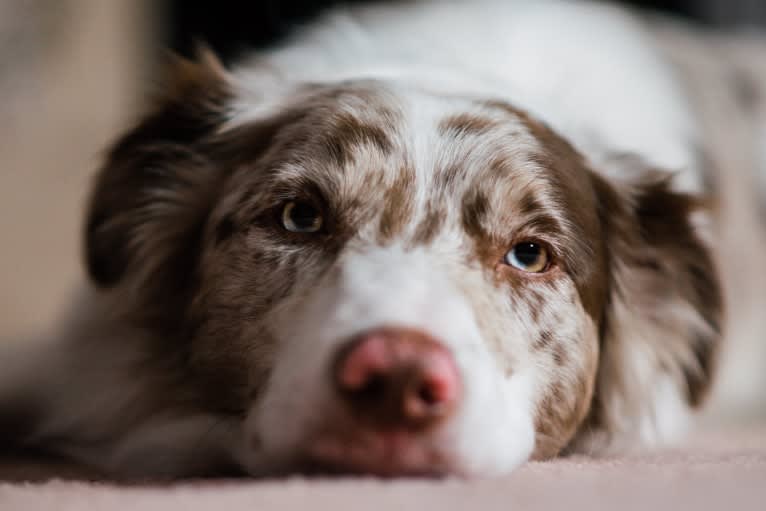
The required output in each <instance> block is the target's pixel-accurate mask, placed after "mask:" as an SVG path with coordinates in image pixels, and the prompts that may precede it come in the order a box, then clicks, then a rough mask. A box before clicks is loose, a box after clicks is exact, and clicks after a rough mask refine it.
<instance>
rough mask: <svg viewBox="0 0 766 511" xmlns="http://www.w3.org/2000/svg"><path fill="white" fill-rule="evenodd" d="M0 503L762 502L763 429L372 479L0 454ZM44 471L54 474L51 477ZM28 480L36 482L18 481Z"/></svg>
mask: <svg viewBox="0 0 766 511" xmlns="http://www.w3.org/2000/svg"><path fill="white" fill-rule="evenodd" d="M0 477H1V478H3V479H5V480H6V481H7V482H2V483H0V509H2V510H4V511H5V510H15V509H40V510H55V511H65V510H82V509H88V510H98V509H108V510H121V509H125V510H135V509H147V510H163V511H165V510H168V509H183V510H184V511H196V510H201V509H216V510H227V511H236V510H259V511H262V510H271V509H274V510H277V509H278V510H304V509H311V510H325V509H327V510H330V509H331V510H333V511H336V510H339V509H364V510H377V509H387V510H388V509H396V510H397V511H403V510H408V509H413V510H415V509H417V510H426V511H428V510H434V511H435V510H436V509H439V510H440V511H441V510H444V509H475V510H482V511H483V510H489V509H525V510H536V509H563V508H566V509H568V510H571V509H589V510H593V509H619V510H620V511H626V510H632V509H636V510H639V509H640V510H651V511H657V510H660V509H674V510H675V509H694V510H695V511H698V510H704V509H711V510H712V509H717V510H720V509H727V508H733V509H737V510H744V509H753V510H763V509H766V430H761V431H750V432H736V433H734V432H731V433H729V434H722V433H718V434H707V435H700V436H697V437H696V438H694V439H693V441H691V442H689V443H688V444H687V445H685V446H683V447H681V448H677V449H673V450H667V451H663V452H655V453H651V454H645V455H640V456H628V457H621V458H610V459H599V460H594V459H589V458H582V457H577V458H567V459H559V460H555V461H550V462H538V463H529V464H527V465H526V466H524V467H522V468H521V469H519V470H518V471H516V472H515V473H514V474H513V475H511V476H509V477H506V478H502V479H493V480H478V481H464V480H458V479H447V480H442V481H429V480H398V481H381V480H376V479H370V478H346V479H304V478H298V477H296V478H290V479H287V480H278V481H274V480H273V481H249V480H238V481H202V482H185V483H178V484H173V485H151V484H146V485H117V484H113V483H106V482H98V481H92V480H88V479H87V477H88V475H87V473H86V472H83V471H81V470H77V469H75V468H73V467H68V466H66V465H63V464H60V463H59V464H47V465H43V464H40V463H32V462H30V461H28V460H20V459H10V458H5V459H3V460H0ZM51 477H52V478H51ZM24 479H27V480H36V481H37V482H25V481H24Z"/></svg>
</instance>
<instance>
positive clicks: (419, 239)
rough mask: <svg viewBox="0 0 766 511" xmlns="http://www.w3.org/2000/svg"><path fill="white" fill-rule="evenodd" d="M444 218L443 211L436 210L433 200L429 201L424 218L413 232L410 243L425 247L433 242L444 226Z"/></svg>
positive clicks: (444, 213)
mask: <svg viewBox="0 0 766 511" xmlns="http://www.w3.org/2000/svg"><path fill="white" fill-rule="evenodd" d="M445 216H446V212H445V211H444V210H443V209H440V208H438V207H437V206H436V204H434V201H433V200H431V201H429V202H428V205H427V206H426V212H425V216H424V217H423V219H422V220H421V221H420V224H418V227H417V229H416V230H415V235H414V236H413V238H412V243H413V244H414V245H418V244H421V245H426V244H428V243H430V242H431V241H433V240H434V238H435V237H436V235H437V234H438V233H439V229H441V227H442V225H443V224H444V220H445Z"/></svg>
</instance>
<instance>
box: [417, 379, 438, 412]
mask: <svg viewBox="0 0 766 511" xmlns="http://www.w3.org/2000/svg"><path fill="white" fill-rule="evenodd" d="M417 395H418V399H420V401H422V402H423V403H424V404H425V405H427V406H429V407H433V406H434V405H437V404H439V399H438V398H437V397H436V392H434V389H433V387H431V385H428V384H426V383H423V384H422V385H420V388H419V389H418V394H417Z"/></svg>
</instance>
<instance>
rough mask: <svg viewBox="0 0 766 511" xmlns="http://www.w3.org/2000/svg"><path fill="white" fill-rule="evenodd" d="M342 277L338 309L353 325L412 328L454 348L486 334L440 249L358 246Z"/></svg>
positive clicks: (342, 270)
mask: <svg viewBox="0 0 766 511" xmlns="http://www.w3.org/2000/svg"><path fill="white" fill-rule="evenodd" d="M339 275H340V281H339V282H338V284H339V285H338V288H337V289H338V291H339V295H338V296H339V301H338V308H337V309H336V311H337V313H338V314H339V316H338V318H339V319H340V320H341V321H344V322H346V323H348V324H349V325H354V328H357V327H361V328H377V327H380V326H392V325H393V326H396V325H400V326H408V327H412V328H417V329H420V330H423V331H426V332H428V333H430V334H431V335H435V336H437V337H439V338H441V339H442V340H443V341H444V342H445V343H446V344H448V345H450V346H452V347H454V348H456V347H457V346H458V345H465V344H466V343H475V342H478V340H479V339H480V337H481V335H480V333H479V331H478V325H477V324H476V318H475V315H474V311H473V307H472V305H471V303H470V300H469V297H468V296H466V294H465V293H464V292H463V291H461V287H460V286H458V285H457V284H458V283H456V282H454V281H453V279H452V278H451V276H453V275H454V273H452V272H450V268H449V266H448V264H445V262H444V261H441V260H440V259H439V255H438V254H437V253H434V252H432V251H429V250H426V249H422V248H421V249H418V248H415V249H411V250H408V249H405V248H402V247H383V248H381V247H376V248H371V249H368V250H359V251H357V252H355V253H353V254H348V256H347V257H345V258H344V260H343V261H342V268H339ZM353 333H355V332H349V334H353Z"/></svg>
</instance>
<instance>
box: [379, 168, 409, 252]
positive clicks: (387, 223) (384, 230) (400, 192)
mask: <svg viewBox="0 0 766 511" xmlns="http://www.w3.org/2000/svg"><path fill="white" fill-rule="evenodd" d="M414 187H415V171H414V170H413V169H411V168H410V167H408V166H406V165H403V166H402V167H401V168H400V170H399V173H398V175H397V176H396V179H395V180H394V182H393V183H392V184H391V186H389V187H388V189H387V190H386V191H385V193H384V194H383V202H384V204H383V212H382V213H381V215H380V221H379V224H378V239H379V241H380V242H387V241H391V239H392V238H394V237H395V236H396V235H397V234H399V233H401V232H402V231H403V230H404V228H405V226H406V225H407V223H408V222H409V220H410V219H411V217H412V214H413V211H414V209H415V189H414ZM370 192H373V193H374V190H370Z"/></svg>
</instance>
